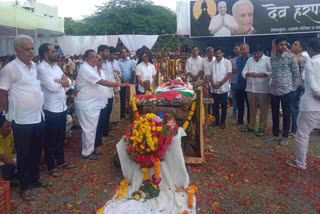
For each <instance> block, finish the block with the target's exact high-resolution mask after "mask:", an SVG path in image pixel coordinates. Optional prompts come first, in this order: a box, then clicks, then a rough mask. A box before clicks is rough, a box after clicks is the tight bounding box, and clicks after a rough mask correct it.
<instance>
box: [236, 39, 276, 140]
mask: <svg viewBox="0 0 320 214" xmlns="http://www.w3.org/2000/svg"><path fill="white" fill-rule="evenodd" d="M252 52H253V57H250V58H249V59H248V60H247V62H246V65H245V66H244V69H243V70H242V76H243V77H244V78H245V79H247V87H246V92H247V97H248V101H249V110H250V121H249V125H248V129H250V130H253V129H255V128H256V127H255V124H256V115H257V110H258V107H259V109H260V119H259V128H258V130H257V133H256V135H257V136H259V137H260V136H263V135H264V132H265V130H266V128H267V122H268V121H267V120H268V106H269V100H270V95H269V82H270V75H271V64H270V58H269V57H267V56H265V55H264V54H263V49H262V47H261V46H260V45H256V46H254V47H253V49H252Z"/></svg>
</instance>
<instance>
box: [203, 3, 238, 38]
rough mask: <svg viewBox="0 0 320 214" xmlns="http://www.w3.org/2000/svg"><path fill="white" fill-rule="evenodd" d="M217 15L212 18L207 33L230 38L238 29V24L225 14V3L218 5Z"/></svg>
mask: <svg viewBox="0 0 320 214" xmlns="http://www.w3.org/2000/svg"><path fill="white" fill-rule="evenodd" d="M218 12H219V13H218V14H217V15H216V16H214V17H212V19H211V22H210V25H209V31H210V33H211V34H213V35H214V36H231V34H234V32H236V31H237V29H238V24H237V22H236V20H235V19H234V17H233V16H231V15H229V14H227V3H226V2H225V1H220V2H219V3H218Z"/></svg>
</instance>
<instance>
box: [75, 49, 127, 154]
mask: <svg viewBox="0 0 320 214" xmlns="http://www.w3.org/2000/svg"><path fill="white" fill-rule="evenodd" d="M84 58H85V62H84V63H83V64H82V65H81V67H80V70H79V73H78V83H77V86H78V90H79V92H78V94H77V97H76V99H75V104H76V111H77V113H78V117H79V122H80V125H81V128H82V152H81V154H82V157H83V158H84V159H89V160H96V159H97V156H96V155H95V154H94V149H95V147H94V145H95V139H96V131H97V126H98V121H99V116H100V110H101V109H103V108H104V107H105V106H106V100H105V92H106V91H105V90H104V88H102V87H101V85H102V86H106V87H124V86H127V85H128V84H125V83H118V82H112V81H109V80H105V79H103V78H102V77H101V76H100V75H99V72H98V70H97V69H96V65H97V62H98V60H97V53H96V52H95V51H94V50H87V51H86V52H85V54H84Z"/></svg>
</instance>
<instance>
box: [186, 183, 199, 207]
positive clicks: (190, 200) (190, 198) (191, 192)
mask: <svg viewBox="0 0 320 214" xmlns="http://www.w3.org/2000/svg"><path fill="white" fill-rule="evenodd" d="M197 191H198V187H197V186H196V185H190V186H189V187H188V188H187V189H186V193H187V194H188V202H187V203H188V207H189V208H190V209H192V208H193V198H194V194H195V193H196V192H197Z"/></svg>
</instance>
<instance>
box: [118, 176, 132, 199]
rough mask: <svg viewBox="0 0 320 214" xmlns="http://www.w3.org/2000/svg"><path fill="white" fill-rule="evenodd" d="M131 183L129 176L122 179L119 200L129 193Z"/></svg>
mask: <svg viewBox="0 0 320 214" xmlns="http://www.w3.org/2000/svg"><path fill="white" fill-rule="evenodd" d="M129 184H130V182H129V180H128V179H127V178H125V179H123V180H122V181H120V184H119V188H118V194H117V197H116V199H117V200H120V199H122V198H124V197H125V196H126V195H127V193H128V188H129Z"/></svg>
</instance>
